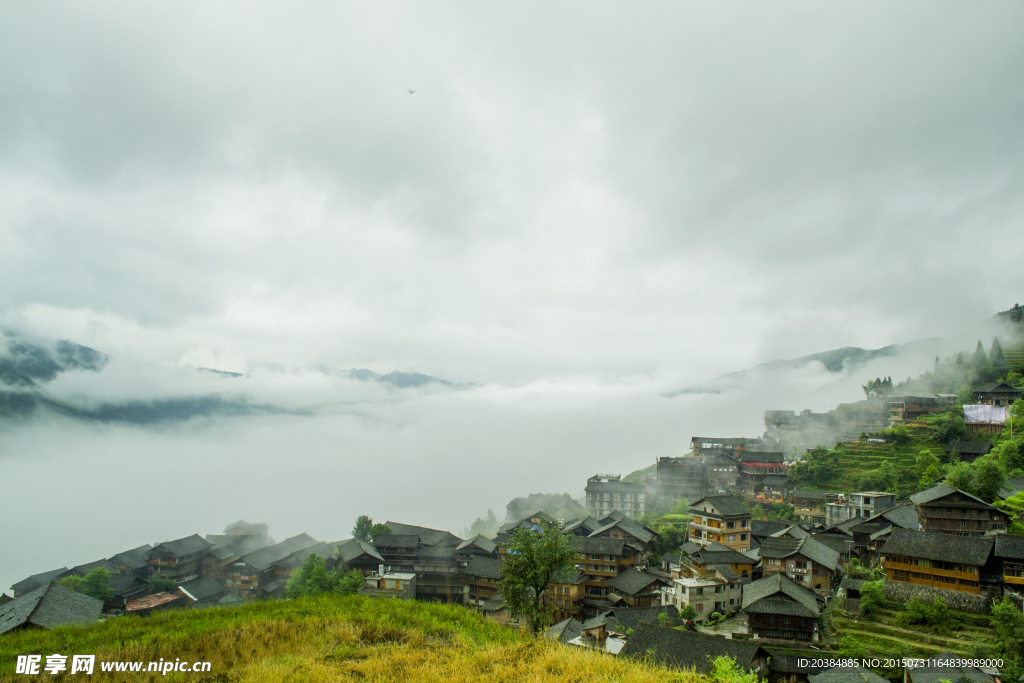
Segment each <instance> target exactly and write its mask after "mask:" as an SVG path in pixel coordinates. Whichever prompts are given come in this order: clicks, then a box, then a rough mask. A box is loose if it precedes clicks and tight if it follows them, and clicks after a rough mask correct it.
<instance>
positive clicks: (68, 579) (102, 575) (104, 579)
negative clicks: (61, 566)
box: [58, 567, 176, 601]
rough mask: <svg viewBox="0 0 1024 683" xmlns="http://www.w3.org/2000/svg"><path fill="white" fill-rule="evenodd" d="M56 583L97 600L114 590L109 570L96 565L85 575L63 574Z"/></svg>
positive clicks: (102, 598)
mask: <svg viewBox="0 0 1024 683" xmlns="http://www.w3.org/2000/svg"><path fill="white" fill-rule="evenodd" d="M58 583H60V585H62V586H65V587H67V588H70V589H71V590H74V591H78V592H79V593H85V594H86V595H88V596H89V597H91V598H96V599H97V600H103V601H107V600H109V599H110V598H112V597H114V590H113V589H112V588H111V587H110V572H109V571H107V570H106V569H104V568H103V567H96V569H93V570H92V571H91V572H89V573H88V574H86V575H85V576H77V575H74V574H72V575H71V576H65V577H64V578H63V579H61V580H60V581H59V582H58ZM171 583H172V586H171V589H174V588H176V586H174V585H173V582H171Z"/></svg>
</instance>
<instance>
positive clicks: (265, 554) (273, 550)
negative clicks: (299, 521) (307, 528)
mask: <svg viewBox="0 0 1024 683" xmlns="http://www.w3.org/2000/svg"><path fill="white" fill-rule="evenodd" d="M317 543H318V541H317V540H316V539H315V538H313V537H312V536H310V535H309V534H299V535H298V536H292V537H291V538H289V539H286V540H284V541H281V542H280V543H275V544H274V545H269V546H267V547H266V548H260V549H259V550H257V551H256V552H252V553H249V554H248V555H244V556H243V557H242V558H241V559H242V560H244V561H245V562H246V563H247V564H249V565H251V566H253V567H255V568H256V569H257V570H259V571H261V572H262V571H265V570H267V569H269V568H270V566H271V565H272V564H273V563H274V562H277V561H278V560H281V559H283V558H285V557H288V556H289V555H291V554H292V553H293V552H295V551H296V550H302V549H303V548H308V547H309V546H311V545H316V544H317Z"/></svg>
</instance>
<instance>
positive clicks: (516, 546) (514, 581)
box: [498, 527, 576, 636]
mask: <svg viewBox="0 0 1024 683" xmlns="http://www.w3.org/2000/svg"><path fill="white" fill-rule="evenodd" d="M575 564H576V551H575V549H574V548H573V547H572V546H571V545H570V537H569V536H568V535H567V534H564V533H562V532H561V531H559V530H558V529H556V528H554V527H546V528H544V529H542V530H541V531H540V532H538V533H534V532H532V531H527V530H526V529H516V531H515V532H514V533H513V534H512V537H511V538H510V539H509V544H508V555H507V557H506V558H505V561H504V562H503V563H502V564H501V569H500V574H499V579H498V583H499V586H500V590H501V595H502V597H504V598H505V603H506V604H507V605H508V608H509V612H510V613H511V614H512V616H514V617H517V618H521V619H525V620H526V621H527V623H529V624H530V629H531V630H532V631H533V634H534V635H535V636H536V635H537V634H538V633H540V631H541V629H542V628H544V626H546V625H547V622H548V621H549V620H550V617H551V613H552V611H553V610H552V608H546V607H545V606H544V591H545V590H546V589H547V587H548V584H550V583H551V580H552V579H553V578H554V576H555V575H556V574H558V573H559V572H562V571H569V570H571V569H572V568H573V567H575Z"/></svg>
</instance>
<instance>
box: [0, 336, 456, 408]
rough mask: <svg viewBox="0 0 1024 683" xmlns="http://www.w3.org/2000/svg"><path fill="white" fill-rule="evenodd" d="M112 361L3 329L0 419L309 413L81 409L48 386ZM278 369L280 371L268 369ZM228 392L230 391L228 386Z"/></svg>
mask: <svg viewBox="0 0 1024 683" xmlns="http://www.w3.org/2000/svg"><path fill="white" fill-rule="evenodd" d="M109 360H110V359H109V357H108V356H107V355H106V354H104V353H102V352H100V351H97V350H96V349H92V348H89V347H87V346H82V345H81V344H76V343H74V342H72V341H69V340H66V339H62V340H59V341H56V342H52V343H49V342H40V341H33V340H29V339H26V338H24V337H22V336H20V335H18V334H17V333H15V332H12V331H9V330H0V419H3V418H23V419H24V418H28V417H31V416H33V415H36V414H37V413H40V412H49V413H52V414H56V415H61V416H64V417H70V418H73V419H77V420H83V421H90V422H104V423H127V424H140V425H146V424H157V423H161V422H184V421H186V420H190V419H193V418H196V417H207V418H209V417H237V416H245V415H273V414H287V415H305V414H311V413H312V411H311V410H301V409H293V408H283V407H280V406H275V405H272V404H269V403H255V402H253V401H252V400H251V399H250V398H248V397H247V396H244V395H226V394H225V395H222V394H220V393H204V394H197V395H189V396H180V397H174V398H160V399H151V400H130V401H121V402H102V403H99V404H98V405H93V406H88V407H86V406H83V405H76V404H73V403H70V402H68V401H65V400H62V399H60V398H57V397H55V396H53V395H52V394H51V392H48V391H47V390H46V385H47V384H48V383H50V382H52V381H53V380H55V379H56V378H57V377H58V376H59V375H60V374H62V373H65V372H70V371H84V372H93V373H100V372H102V371H103V368H104V367H105V366H106V365H107V363H108V362H109ZM267 367H270V368H274V369H280V368H282V366H277V365H268V366H267ZM315 370H316V371H318V372H324V373H326V374H332V375H338V376H342V377H346V378H349V379H352V380H358V381H365V382H377V383H379V384H382V385H384V386H386V387H388V388H390V389H396V390H405V389H413V388H418V387H425V386H428V385H437V386H440V387H450V388H464V387H468V386H473V385H471V384H455V383H452V382H449V381H447V380H444V379H440V378H438V377H432V376H431V375H425V374H422V373H418V372H397V371H395V372H389V373H387V374H378V373H376V372H373V371H371V370H367V369H350V370H333V369H330V368H325V367H318V368H315ZM196 372H197V373H203V374H209V375H215V376H217V377H222V378H224V380H225V381H228V382H230V381H231V380H235V379H239V378H244V377H245V375H244V374H243V373H240V372H229V371H226V370H218V369H216V368H207V367H200V368H196ZM225 386H226V387H228V386H232V385H231V384H230V383H229V384H226V385H225Z"/></svg>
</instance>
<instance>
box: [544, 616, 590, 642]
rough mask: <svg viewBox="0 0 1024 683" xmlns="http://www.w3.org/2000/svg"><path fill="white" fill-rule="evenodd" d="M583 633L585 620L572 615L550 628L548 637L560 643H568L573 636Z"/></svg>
mask: <svg viewBox="0 0 1024 683" xmlns="http://www.w3.org/2000/svg"><path fill="white" fill-rule="evenodd" d="M581 633H583V622H581V621H577V620H576V619H573V618H572V617H569V618H568V619H565V620H564V621H560V622H558V623H557V624H555V625H554V626H551V627H550V628H548V638H551V639H552V640H557V641H558V642H560V643H567V642H569V641H570V640H572V639H573V638H576V637H578V636H579V635H580V634H581Z"/></svg>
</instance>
